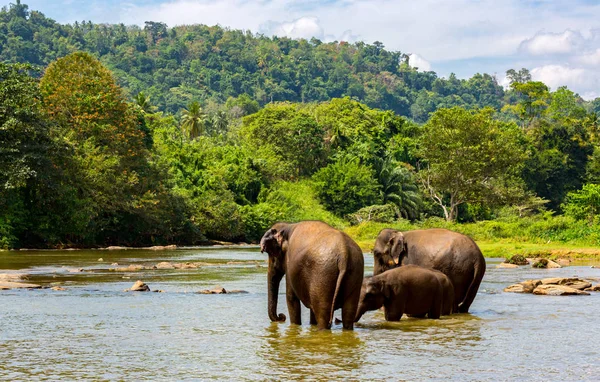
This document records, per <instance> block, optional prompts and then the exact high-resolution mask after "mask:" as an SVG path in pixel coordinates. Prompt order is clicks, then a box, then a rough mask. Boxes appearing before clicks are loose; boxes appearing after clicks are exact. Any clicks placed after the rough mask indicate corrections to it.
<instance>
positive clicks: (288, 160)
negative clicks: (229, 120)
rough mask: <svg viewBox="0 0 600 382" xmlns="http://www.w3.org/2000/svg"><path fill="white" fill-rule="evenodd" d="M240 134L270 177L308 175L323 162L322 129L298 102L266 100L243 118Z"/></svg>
mask: <svg viewBox="0 0 600 382" xmlns="http://www.w3.org/2000/svg"><path fill="white" fill-rule="evenodd" d="M240 135H241V136H242V138H243V139H244V144H245V145H248V147H251V148H253V149H254V150H256V151H257V152H258V153H259V154H258V155H259V157H262V158H263V160H264V161H266V162H268V164H267V167H269V168H270V170H269V172H271V176H274V177H280V178H284V179H294V178H298V177H299V176H306V175H311V174H313V173H314V172H315V171H317V170H318V169H319V168H321V167H322V166H323V165H324V163H325V159H326V158H325V155H326V151H325V147H324V144H323V142H324V139H325V132H324V131H323V128H322V127H321V126H319V124H317V122H316V121H315V119H314V118H313V117H312V116H311V115H310V114H309V113H308V111H307V110H306V108H305V107H303V106H302V105H298V104H291V103H288V102H282V103H273V104H269V105H267V106H266V107H265V108H264V109H261V110H260V111H259V112H257V113H254V114H251V115H248V116H246V117H244V118H243V125H242V127H241V129H240Z"/></svg>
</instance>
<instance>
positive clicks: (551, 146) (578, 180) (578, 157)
mask: <svg viewBox="0 0 600 382" xmlns="http://www.w3.org/2000/svg"><path fill="white" fill-rule="evenodd" d="M527 137H528V139H529V141H530V142H531V143H530V145H531V146H532V147H531V149H530V152H531V153H532V154H531V156H530V158H528V160H527V161H526V163H525V167H524V169H523V174H522V177H523V179H524V180H525V182H526V184H527V187H528V188H529V189H530V190H532V191H533V192H535V193H536V194H537V195H538V196H540V197H542V198H544V199H548V200H549V203H548V206H549V207H550V208H552V209H555V210H557V209H559V208H560V205H561V203H562V202H563V200H564V198H565V196H566V195H567V193H568V192H569V191H573V190H577V189H580V188H581V187H582V185H583V183H584V181H585V177H586V169H587V168H588V167H587V163H588V160H589V157H590V155H592V153H593V150H594V148H593V146H592V144H591V142H590V141H589V135H588V132H587V131H586V129H585V127H584V126H583V125H582V123H581V121H571V122H568V121H564V120H559V121H552V120H549V119H546V120H539V121H537V122H536V123H535V124H533V125H532V127H531V129H530V130H529V131H528V132H527Z"/></svg>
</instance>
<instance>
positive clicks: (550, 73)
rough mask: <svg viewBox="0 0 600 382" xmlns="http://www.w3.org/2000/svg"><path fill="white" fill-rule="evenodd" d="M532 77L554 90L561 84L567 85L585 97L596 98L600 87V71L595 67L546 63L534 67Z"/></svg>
mask: <svg viewBox="0 0 600 382" xmlns="http://www.w3.org/2000/svg"><path fill="white" fill-rule="evenodd" d="M531 78H532V79H533V80H535V81H542V82H543V83H545V84H546V85H548V86H549V87H550V88H551V89H552V90H556V89H557V88H558V87H560V86H567V87H568V88H569V89H571V90H574V91H575V92H577V93H579V94H580V95H581V97H582V98H584V99H593V98H596V97H597V96H598V90H599V89H600V88H599V85H600V71H598V70H595V69H584V68H571V67H568V66H563V65H545V66H541V67H537V68H534V69H532V70H531Z"/></svg>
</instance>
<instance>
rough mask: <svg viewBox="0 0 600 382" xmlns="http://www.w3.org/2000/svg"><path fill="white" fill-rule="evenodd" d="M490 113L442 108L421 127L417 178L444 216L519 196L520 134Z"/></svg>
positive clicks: (521, 160)
mask: <svg viewBox="0 0 600 382" xmlns="http://www.w3.org/2000/svg"><path fill="white" fill-rule="evenodd" d="M492 116H493V110H492V109H482V110H477V111H468V110H465V109H462V108H458V107H455V108H452V109H440V110H438V111H436V112H435V113H433V115H432V116H431V118H430V119H429V121H427V123H426V124H425V126H424V132H423V136H422V137H421V141H420V148H419V154H420V157H421V158H422V160H421V163H420V164H419V167H420V168H419V169H420V171H419V172H418V173H417V176H418V178H419V180H420V182H421V184H422V185H423V187H424V189H425V191H426V193H427V195H428V196H429V197H430V198H431V199H432V200H433V201H434V202H435V203H436V204H438V205H439V206H440V207H441V208H442V209H443V211H444V217H445V218H446V220H449V221H452V220H455V219H456V217H457V211H458V210H457V208H458V206H459V205H461V204H463V203H466V202H471V203H482V204H485V205H500V204H502V203H506V202H507V201H508V200H510V198H511V197H514V196H516V195H522V194H523V191H522V185H521V181H520V178H519V176H518V175H519V171H520V169H521V168H522V163H523V160H524V159H525V157H524V152H523V150H522V147H521V146H520V143H519V136H520V133H519V131H518V129H516V126H515V125H514V124H507V123H503V122H500V121H497V120H494V119H493V118H492Z"/></svg>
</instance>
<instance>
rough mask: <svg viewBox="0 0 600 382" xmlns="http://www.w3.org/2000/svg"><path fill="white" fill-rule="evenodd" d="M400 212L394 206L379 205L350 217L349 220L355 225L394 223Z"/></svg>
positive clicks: (368, 207) (364, 209)
mask: <svg viewBox="0 0 600 382" xmlns="http://www.w3.org/2000/svg"><path fill="white" fill-rule="evenodd" d="M398 212H399V211H398V207H397V206H396V205H394V204H377V205H373V206H367V207H363V208H361V209H360V210H358V211H356V212H354V213H352V214H350V215H348V220H349V221H350V223H351V224H353V225H356V224H360V223H363V222H377V223H392V222H394V221H395V220H397V219H398V215H399V213H398Z"/></svg>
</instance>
